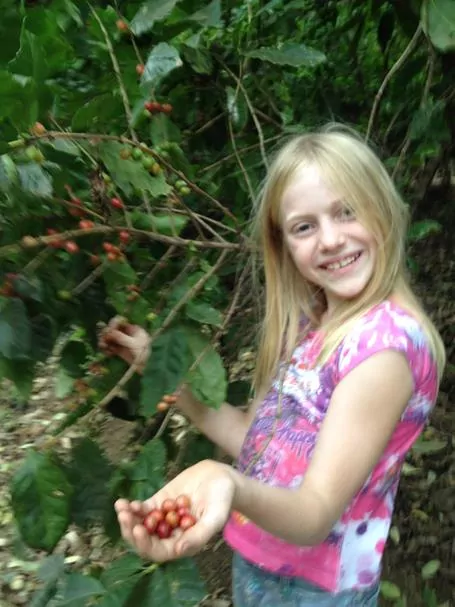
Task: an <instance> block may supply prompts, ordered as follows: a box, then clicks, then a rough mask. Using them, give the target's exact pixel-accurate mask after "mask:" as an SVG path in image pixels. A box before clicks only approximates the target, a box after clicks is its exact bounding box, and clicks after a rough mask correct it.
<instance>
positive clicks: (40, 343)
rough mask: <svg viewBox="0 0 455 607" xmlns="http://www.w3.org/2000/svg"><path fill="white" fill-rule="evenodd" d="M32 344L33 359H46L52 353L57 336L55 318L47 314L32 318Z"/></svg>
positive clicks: (31, 353)
mask: <svg viewBox="0 0 455 607" xmlns="http://www.w3.org/2000/svg"><path fill="white" fill-rule="evenodd" d="M31 326H32V345H31V352H30V357H31V358H32V360H36V361H44V360H46V359H47V357H48V356H49V355H50V354H51V353H52V349H53V347H54V344H55V340H56V338H57V330H56V324H55V321H54V319H53V318H52V317H51V316H48V315H47V314H38V315H37V316H34V317H33V318H32V319H31Z"/></svg>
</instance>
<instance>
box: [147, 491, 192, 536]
mask: <svg viewBox="0 0 455 607" xmlns="http://www.w3.org/2000/svg"><path fill="white" fill-rule="evenodd" d="M195 523H196V519H195V517H194V516H193V515H192V514H191V500H190V498H189V497H188V496H187V495H179V496H178V497H177V498H176V499H175V500H173V499H166V500H164V502H163V503H162V504H161V508H154V509H153V510H151V511H150V512H149V513H148V514H147V516H146V517H145V518H144V521H143V525H144V527H145V528H146V529H147V531H148V533H149V535H157V536H158V537H159V538H160V539H166V538H168V537H170V536H171V535H172V532H173V531H174V529H177V528H180V529H182V530H183V531H186V530H187V529H190V527H193V525H195Z"/></svg>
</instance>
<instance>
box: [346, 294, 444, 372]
mask: <svg viewBox="0 0 455 607" xmlns="http://www.w3.org/2000/svg"><path fill="white" fill-rule="evenodd" d="M387 350H390V351H395V352H398V353H401V354H402V355H403V356H404V357H405V359H406V361H407V363H408V365H409V367H410V369H411V371H412V373H413V375H414V380H415V381H419V379H423V378H422V377H421V375H422V371H425V369H422V365H423V366H424V367H426V372H428V371H431V369H430V367H431V366H432V361H431V354H430V349H429V343H428V340H427V337H426V335H425V332H424V331H423V328H422V326H421V325H420V323H419V321H418V319H417V318H415V317H414V316H413V315H412V314H410V313H409V312H408V311H407V310H405V309H404V308H402V307H400V306H399V305H397V304H395V303H392V302H391V301H384V302H381V303H380V304H378V305H376V306H374V307H373V308H371V309H370V310H368V311H367V312H366V313H365V314H364V315H363V316H362V317H361V318H359V319H357V320H356V321H355V323H354V324H353V326H352V327H351V328H350V330H349V331H348V333H347V335H346V336H345V337H344V339H343V340H342V342H341V344H340V346H339V348H338V352H337V367H338V372H339V373H340V376H341V377H342V376H344V375H345V374H346V373H347V372H348V371H349V370H351V369H352V368H354V367H356V366H357V365H358V364H360V363H361V362H363V361H364V360H366V359H367V358H369V357H370V356H372V355H374V354H377V353H379V352H385V351H387Z"/></svg>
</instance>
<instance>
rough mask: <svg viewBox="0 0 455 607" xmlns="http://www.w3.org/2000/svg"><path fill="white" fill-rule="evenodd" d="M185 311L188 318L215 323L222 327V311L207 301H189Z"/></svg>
mask: <svg viewBox="0 0 455 607" xmlns="http://www.w3.org/2000/svg"><path fill="white" fill-rule="evenodd" d="M185 313H186V315H187V316H188V318H191V319H192V320H195V321H196V322H200V323H202V324H207V325H214V326H215V327H220V326H221V322H222V320H223V317H222V315H221V312H219V311H218V310H216V309H215V308H213V307H212V306H211V305H210V304H208V303H206V302H205V301H194V300H193V301H189V302H188V303H187V304H186V307H185Z"/></svg>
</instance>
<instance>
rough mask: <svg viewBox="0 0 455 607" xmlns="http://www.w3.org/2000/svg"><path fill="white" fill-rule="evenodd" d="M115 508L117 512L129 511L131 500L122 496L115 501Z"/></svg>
mask: <svg viewBox="0 0 455 607" xmlns="http://www.w3.org/2000/svg"><path fill="white" fill-rule="evenodd" d="M114 508H115V511H116V512H117V514H119V513H120V512H129V510H130V502H129V501H128V500H126V499H123V498H120V499H118V500H117V501H116V502H115V503H114Z"/></svg>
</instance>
